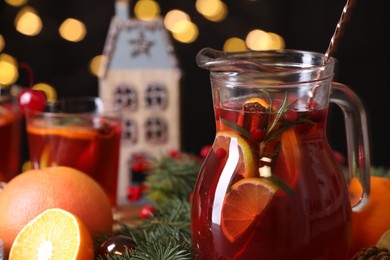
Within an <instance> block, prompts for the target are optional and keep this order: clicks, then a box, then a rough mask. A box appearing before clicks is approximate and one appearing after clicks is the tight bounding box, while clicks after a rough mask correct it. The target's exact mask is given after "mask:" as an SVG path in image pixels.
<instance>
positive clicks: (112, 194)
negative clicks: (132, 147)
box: [26, 97, 121, 207]
mask: <svg viewBox="0 0 390 260" xmlns="http://www.w3.org/2000/svg"><path fill="white" fill-rule="evenodd" d="M46 110H49V111H50V112H38V111H27V112H26V129H27V136H28V145H29V154H30V161H31V164H32V167H33V168H34V169H39V168H45V167H48V166H69V167H73V168H76V169H78V170H81V171H82V172H84V173H86V174H88V175H90V176H91V177H92V178H93V179H95V180H96V181H97V182H98V183H99V184H100V185H101V186H102V187H103V189H104V190H105V191H106V193H107V195H108V197H109V199H110V202H111V204H112V206H113V207H115V206H116V203H117V186H118V184H117V182H118V168H119V151H120V148H119V146H120V139H121V118H120V112H119V111H118V110H115V111H106V110H105V109H104V106H103V103H102V101H101V100H100V99H99V98H97V97H77V98H66V99H62V100H59V101H58V102H56V103H55V104H51V106H50V107H49V108H48V109H46Z"/></svg>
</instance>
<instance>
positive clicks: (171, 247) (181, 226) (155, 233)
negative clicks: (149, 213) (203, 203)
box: [98, 198, 192, 260]
mask: <svg viewBox="0 0 390 260" xmlns="http://www.w3.org/2000/svg"><path fill="white" fill-rule="evenodd" d="M115 234H116V235H118V234H121V235H125V236H128V237H130V238H131V239H132V240H133V241H134V242H135V244H136V245H137V247H136V248H135V249H133V250H131V251H127V252H126V254H125V255H123V256H110V255H107V257H106V259H108V260H130V259H138V260H143V259H148V260H176V259H183V260H185V259H192V252H191V234H190V202H189V201H188V200H182V199H180V198H172V199H170V200H167V201H166V203H163V204H161V205H159V206H157V207H156V214H155V216H153V217H152V218H150V219H146V220H144V221H143V222H142V223H141V224H140V225H139V226H137V227H129V226H127V225H125V224H123V225H122V226H121V228H120V229H119V230H118V231H116V232H115ZM115 234H114V235H115ZM98 259H102V258H98Z"/></svg>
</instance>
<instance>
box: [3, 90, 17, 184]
mask: <svg viewBox="0 0 390 260" xmlns="http://www.w3.org/2000/svg"><path fill="white" fill-rule="evenodd" d="M21 128H22V113H21V111H20V110H19V108H18V106H17V105H16V104H13V103H12V102H11V101H9V99H8V98H7V100H6V97H4V96H1V95H0V182H8V181H9V180H11V179H12V178H13V177H14V176H16V175H17V174H18V173H19V166H20V146H21V141H20V140H21Z"/></svg>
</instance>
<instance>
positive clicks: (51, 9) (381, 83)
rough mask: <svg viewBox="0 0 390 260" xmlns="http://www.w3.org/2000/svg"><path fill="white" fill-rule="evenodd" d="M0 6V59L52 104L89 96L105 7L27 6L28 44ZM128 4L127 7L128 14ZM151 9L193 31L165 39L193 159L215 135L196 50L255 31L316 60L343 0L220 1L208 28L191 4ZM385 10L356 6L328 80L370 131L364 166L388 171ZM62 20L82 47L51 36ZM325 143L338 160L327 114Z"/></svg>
mask: <svg viewBox="0 0 390 260" xmlns="http://www.w3.org/2000/svg"><path fill="white" fill-rule="evenodd" d="M0 1H1V2H0V34H1V35H2V36H3V37H4V39H5V42H6V45H5V47H4V49H3V50H2V52H4V53H8V54H10V55H12V56H14V57H15V58H16V59H17V60H18V62H24V63H27V64H29V65H30V67H31V68H32V70H33V72H34V81H36V82H46V83H49V84H51V85H52V86H54V87H55V89H56V91H57V93H58V96H60V97H62V96H75V95H80V96H83V95H97V93H98V81H97V78H96V76H93V75H92V74H91V73H90V72H89V71H88V66H89V65H88V64H89V62H90V60H91V59H92V58H93V57H94V56H96V55H99V54H101V53H102V51H103V47H104V43H105V39H106V34H107V30H108V27H109V24H110V20H111V18H112V16H113V15H114V1H113V0H81V1H80V0H66V1H50V0H30V1H28V2H27V4H28V5H30V6H32V7H34V8H35V9H36V10H38V11H39V14H40V17H41V19H42V23H43V25H44V27H43V29H42V32H41V33H40V34H39V35H37V36H34V37H30V36H25V35H23V34H20V33H18V32H17V31H16V30H15V27H14V24H13V22H14V19H15V15H16V14H17V12H18V10H19V9H20V7H15V6H11V5H9V4H7V3H5V2H4V0H0ZM135 2H136V1H131V3H130V8H129V9H130V10H129V11H130V13H132V12H133V7H134V4H135ZM157 2H158V3H159V5H160V8H161V15H162V16H164V15H165V14H166V13H167V12H169V11H170V10H172V9H179V10H182V11H185V12H186V13H188V14H189V15H190V17H191V19H192V21H193V22H194V23H195V24H196V25H197V26H198V29H199V36H198V38H197V39H196V40H195V41H194V42H192V43H190V44H186V43H182V42H178V41H175V40H174V39H173V45H174V48H175V52H176V55H177V58H178V60H179V64H180V68H181V70H182V72H183V77H182V81H181V125H182V129H181V133H182V150H183V151H186V152H191V153H199V151H200V149H201V148H202V147H203V146H204V145H208V144H211V143H212V141H213V139H214V135H215V127H214V115H213V109H212V101H211V88H210V84H209V76H208V72H207V71H204V70H202V69H200V68H198V67H197V65H196V64H195V56H196V54H197V52H198V51H199V50H200V49H202V48H204V47H212V48H215V49H222V47H223V44H224V41H225V40H226V39H227V38H229V37H233V36H234V37H240V38H243V39H245V37H246V34H247V33H248V32H249V31H250V30H253V29H255V28H260V29H262V30H264V31H269V32H274V33H277V34H279V35H281V36H282V37H283V38H284V41H285V48H287V49H301V50H309V51H317V52H322V53H324V52H325V51H326V49H327V47H328V44H329V41H330V38H331V36H332V34H333V32H334V30H335V27H336V24H337V21H338V19H339V18H340V15H341V12H342V9H343V7H344V5H345V1H344V0H343V1H342V0H314V1H313V0H257V1H256V0H252V1H250V0H239V1H237V0H235V1H227V0H226V1H224V3H225V4H226V6H227V9H228V12H229V13H228V16H227V17H226V19H225V20H224V21H222V22H211V21H209V20H207V19H205V18H204V17H203V16H202V15H201V14H199V13H198V12H197V11H196V9H195V1H193V0H161V1H157ZM387 10H388V9H387V8H386V7H385V0H373V1H367V0H362V1H356V4H355V5H354V7H353V8H352V13H351V17H350V20H349V22H348V24H347V27H346V29H345V31H344V34H343V37H342V38H341V39H340V42H339V45H338V48H337V51H336V52H335V53H334V57H336V58H337V60H338V68H337V71H336V74H337V77H336V79H335V80H336V81H338V82H342V83H345V84H347V85H349V86H351V87H352V89H354V90H355V92H356V93H357V94H358V95H359V96H360V97H361V99H362V101H363V102H364V104H365V106H366V110H367V115H368V119H369V126H370V129H369V131H370V138H371V147H372V163H373V165H375V166H384V167H390V159H389V155H388V147H389V145H390V137H389V136H390V127H389V122H387V120H390V115H389V113H390V109H389V107H387V106H388V105H390V102H389V97H390V96H389V88H390V83H389V80H388V79H387V76H388V75H389V74H390V73H389V71H390V68H389V62H388V60H389V58H390V57H389V51H388V50H387V47H389V43H388V40H387V38H388V36H387V37H385V36H386V34H389V15H388V14H387ZM68 17H75V18H77V19H80V20H82V21H83V22H84V23H85V25H86V28H87V29H88V34H87V36H86V38H85V39H84V40H83V41H81V42H77V43H72V42H66V41H64V40H63V39H61V38H60V37H59V36H58V35H57V32H56V30H57V27H58V25H59V24H60V23H61V22H62V21H63V20H64V19H66V18H68ZM385 38H386V40H385ZM18 81H19V82H18V84H21V85H28V82H27V79H26V77H23V72H21V77H20V79H19V80H18ZM328 135H329V142H330V143H331V145H332V146H333V148H334V149H335V150H338V151H340V152H342V153H345V145H346V144H345V137H344V136H345V130H344V127H343V118H342V116H341V112H340V111H338V110H337V109H335V108H332V111H331V114H330V118H329V130H328Z"/></svg>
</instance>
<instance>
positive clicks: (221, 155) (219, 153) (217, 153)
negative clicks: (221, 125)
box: [215, 148, 227, 159]
mask: <svg viewBox="0 0 390 260" xmlns="http://www.w3.org/2000/svg"><path fill="white" fill-rule="evenodd" d="M226 154H227V152H226V150H225V149H223V148H218V149H217V151H215V156H216V157H217V158H218V159H223V158H225V156H226Z"/></svg>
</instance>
